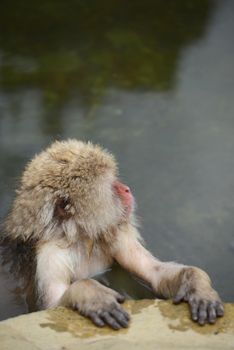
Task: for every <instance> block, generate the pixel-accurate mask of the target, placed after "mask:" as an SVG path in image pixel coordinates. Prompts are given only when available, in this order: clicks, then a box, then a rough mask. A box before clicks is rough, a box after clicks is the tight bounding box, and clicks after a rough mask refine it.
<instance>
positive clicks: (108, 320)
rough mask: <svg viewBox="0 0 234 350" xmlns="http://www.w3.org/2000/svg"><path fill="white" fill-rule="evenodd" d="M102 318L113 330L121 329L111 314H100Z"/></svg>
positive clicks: (105, 312)
mask: <svg viewBox="0 0 234 350" xmlns="http://www.w3.org/2000/svg"><path fill="white" fill-rule="evenodd" d="M100 317H101V318H102V319H103V321H104V322H105V323H106V324H108V326H110V327H111V328H113V329H116V330H117V329H120V328H121V325H120V324H119V323H118V322H117V321H116V320H115V319H114V318H113V317H112V316H111V315H110V314H109V312H107V311H104V312H102V313H101V314H100Z"/></svg>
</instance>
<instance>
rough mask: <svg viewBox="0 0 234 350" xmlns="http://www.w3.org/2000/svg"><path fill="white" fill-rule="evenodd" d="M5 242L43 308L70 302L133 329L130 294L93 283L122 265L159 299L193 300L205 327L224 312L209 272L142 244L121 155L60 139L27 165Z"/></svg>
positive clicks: (8, 257) (101, 320)
mask: <svg viewBox="0 0 234 350" xmlns="http://www.w3.org/2000/svg"><path fill="white" fill-rule="evenodd" d="M3 245H4V257H5V262H9V263H11V266H12V270H13V271H15V272H16V273H17V274H18V275H19V276H20V277H22V278H23V280H24V286H25V290H26V292H27V294H28V300H29V302H30V300H31V299H32V294H33V299H35V300H36V307H37V309H41V308H49V307H54V306H58V305H64V306H68V307H72V308H74V309H77V310H78V311H79V312H80V313H81V314H82V315H85V316H87V317H89V318H90V319H91V320H92V321H93V322H94V323H95V324H96V325H98V326H103V325H105V324H108V325H109V326H111V327H112V328H114V329H119V328H121V327H127V325H128V322H129V316H128V314H127V313H126V312H125V311H124V310H123V308H122V307H121V306H120V303H121V302H123V301H124V298H123V296H122V295H120V294H119V293H117V292H116V291H114V290H112V289H110V288H107V287H105V286H103V285H102V284H100V283H99V282H97V281H95V280H94V279H92V277H93V276H94V275H96V274H98V273H100V272H103V271H104V270H105V269H106V268H108V267H110V266H111V265H112V263H113V262H114V261H117V262H118V263H119V264H120V265H122V266H123V267H124V268H125V269H127V270H128V271H130V272H131V273H132V274H134V275H136V276H137V277H139V278H140V279H142V280H143V281H145V282H146V283H147V284H148V285H149V286H150V287H151V288H152V290H153V291H154V292H155V294H156V295H157V296H159V297H163V298H173V300H174V302H175V303H177V302H180V301H182V300H184V301H187V302H188V303H189V306H190V310H191V315H192V319H193V320H194V321H198V322H199V324H201V325H202V324H204V323H206V322H210V323H214V322H215V320H216V318H217V317H218V316H222V315H223V305H222V302H221V301H220V298H219V296H218V294H217V292H216V291H215V290H214V289H212V287H211V283H210V279H209V277H208V275H207V274H206V273H205V272H204V271H202V270H200V269H198V268H196V267H190V266H184V265H180V264H176V263H170V262H161V261H159V260H158V259H156V258H155V257H153V256H152V255H151V254H150V252H149V251H147V250H146V249H145V248H144V247H143V246H142V244H141V237H140V233H139V231H138V229H137V228H136V225H135V217H134V199H133V196H132V193H131V191H130V189H129V187H127V186H126V185H124V184H122V183H121V182H119V180H118V173H117V165H116V162H115V159H114V158H113V156H112V155H111V154H109V153H108V152H107V151H105V150H103V149H102V148H100V147H99V146H95V145H92V144H91V143H83V142H80V141H76V140H68V141H64V142H55V143H54V144H52V145H51V146H50V147H49V148H48V149H47V150H45V151H44V152H42V153H40V154H39V155H37V156H36V157H35V158H34V159H33V160H32V161H31V162H30V163H29V164H28V165H27V167H26V169H25V172H24V174H23V176H22V180H21V185H20V188H19V190H18V191H17V196H16V199H15V201H14V203H13V206H12V210H11V212H10V214H9V216H8V218H7V220H6V230H5V234H4V237H3ZM32 291H33V293H32Z"/></svg>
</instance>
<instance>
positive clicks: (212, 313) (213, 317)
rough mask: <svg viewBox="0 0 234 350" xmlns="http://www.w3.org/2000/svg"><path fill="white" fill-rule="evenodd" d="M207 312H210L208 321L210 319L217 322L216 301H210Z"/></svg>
mask: <svg viewBox="0 0 234 350" xmlns="http://www.w3.org/2000/svg"><path fill="white" fill-rule="evenodd" d="M207 312H208V321H209V323H215V321H216V317H217V315H216V309H215V304H214V303H210V304H209V305H208V309H207Z"/></svg>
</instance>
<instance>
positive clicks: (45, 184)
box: [22, 140, 133, 236]
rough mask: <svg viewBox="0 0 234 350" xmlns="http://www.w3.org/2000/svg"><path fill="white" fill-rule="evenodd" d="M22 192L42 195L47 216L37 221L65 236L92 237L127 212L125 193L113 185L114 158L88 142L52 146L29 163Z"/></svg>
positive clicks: (130, 204) (125, 189)
mask: <svg viewBox="0 0 234 350" xmlns="http://www.w3.org/2000/svg"><path fill="white" fill-rule="evenodd" d="M23 188H25V189H26V188H34V189H37V193H38V192H39V191H41V193H43V196H44V199H43V201H44V200H46V201H48V200H49V201H50V205H49V206H48V203H47V205H44V204H42V206H43V207H45V208H46V210H48V208H49V207H50V208H51V211H52V210H53V213H52V212H51V213H50V215H49V216H48V214H47V213H43V215H42V216H43V217H47V218H48V217H51V220H54V222H57V224H58V223H59V224H60V226H62V227H63V228H64V230H65V231H74V232H75V231H76V230H77V229H78V230H79V231H81V232H84V233H86V234H88V235H90V236H97V235H99V234H100V233H102V232H105V231H106V230H108V229H109V228H111V227H114V226H116V225H118V224H119V223H121V222H124V221H127V220H128V219H129V216H130V214H131V212H132V210H133V196H132V194H131V191H130V189H129V188H128V187H127V186H125V185H123V184H121V183H120V182H118V181H117V165H116V162H115V159H114V157H113V156H112V155H111V154H109V153H108V152H107V151H105V150H103V149H101V148H100V147H99V146H94V145H92V144H91V143H83V142H78V141H75V140H69V141H67V142H55V143H54V144H52V146H51V147H50V148H48V149H47V150H46V151H44V152H42V153H41V154H39V155H38V156H36V157H35V158H34V159H33V160H32V162H31V163H29V165H28V167H27V168H26V171H25V173H24V176H23V179H22V191H23ZM32 203H33V198H32ZM32 205H33V204H32ZM40 205H41V204H40ZM74 225H75V226H74ZM74 234H75V233H73V236H74Z"/></svg>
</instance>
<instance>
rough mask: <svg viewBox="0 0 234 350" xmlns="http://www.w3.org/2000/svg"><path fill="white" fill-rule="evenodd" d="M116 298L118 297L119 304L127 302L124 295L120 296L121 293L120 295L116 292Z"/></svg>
mask: <svg viewBox="0 0 234 350" xmlns="http://www.w3.org/2000/svg"><path fill="white" fill-rule="evenodd" d="M115 297H116V300H117V301H118V302H119V303H123V302H124V301H125V296H124V295H122V294H120V293H118V292H116V295H115Z"/></svg>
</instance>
